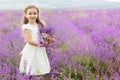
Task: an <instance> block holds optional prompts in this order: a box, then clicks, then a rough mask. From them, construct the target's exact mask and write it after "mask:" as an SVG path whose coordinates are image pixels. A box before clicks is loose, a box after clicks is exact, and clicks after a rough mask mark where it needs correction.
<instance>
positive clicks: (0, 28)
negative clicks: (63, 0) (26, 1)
mask: <svg viewBox="0 0 120 80" xmlns="http://www.w3.org/2000/svg"><path fill="white" fill-rule="evenodd" d="M22 16H23V13H22V11H0V80H29V75H22V74H20V73H19V63H20V57H21V55H20V52H21V50H22V48H23V47H24V42H23V37H22V35H21V19H22ZM41 17H42V18H43V19H44V20H45V22H46V23H47V25H48V27H53V28H54V36H55V39H56V42H55V43H53V44H52V45H51V46H49V47H47V53H48V57H49V60H50V65H51V68H52V70H51V72H50V74H49V75H47V76H46V78H45V80H120V9H106V10H105V9H103V10H83V9H80V10H78V9H77V10H75V9H74V10H43V12H42V14H41ZM32 79H33V80H37V78H36V77H32ZM41 80H42V78H41Z"/></svg>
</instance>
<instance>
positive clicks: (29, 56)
mask: <svg viewBox="0 0 120 80" xmlns="http://www.w3.org/2000/svg"><path fill="white" fill-rule="evenodd" d="M23 23H24V24H23V26H22V32H23V36H24V39H25V43H26V44H25V46H24V48H23V50H22V52H21V53H20V54H22V56H21V60H20V66H19V69H20V73H26V74H30V75H31V76H32V75H37V76H40V75H44V74H48V73H50V70H51V67H50V64H49V60H48V56H47V53H46V48H45V47H44V45H43V44H40V45H39V46H40V47H38V34H37V33H38V29H39V25H41V26H42V27H45V25H46V24H45V22H44V21H43V20H42V19H40V18H39V9H38V8H37V7H36V6H34V5H29V6H27V7H26V8H25V10H24V18H23Z"/></svg>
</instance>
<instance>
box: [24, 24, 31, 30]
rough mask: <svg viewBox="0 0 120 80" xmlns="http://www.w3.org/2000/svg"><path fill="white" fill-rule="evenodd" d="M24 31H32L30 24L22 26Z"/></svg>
mask: <svg viewBox="0 0 120 80" xmlns="http://www.w3.org/2000/svg"><path fill="white" fill-rule="evenodd" d="M24 29H30V30H31V26H29V25H28V24H23V25H22V30H24Z"/></svg>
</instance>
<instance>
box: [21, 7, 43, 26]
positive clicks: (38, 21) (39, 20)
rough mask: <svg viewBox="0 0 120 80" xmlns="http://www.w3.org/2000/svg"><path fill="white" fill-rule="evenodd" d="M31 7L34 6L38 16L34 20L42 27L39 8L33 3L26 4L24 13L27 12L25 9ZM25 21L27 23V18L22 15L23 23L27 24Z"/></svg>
mask: <svg viewBox="0 0 120 80" xmlns="http://www.w3.org/2000/svg"><path fill="white" fill-rule="evenodd" d="M31 8H35V9H36V10H37V14H38V17H37V19H36V22H37V23H38V24H40V25H41V26H42V27H43V26H44V24H43V22H42V21H41V19H40V18H39V9H38V8H37V7H36V6H35V5H29V6H27V7H26V8H25V9H24V13H25V14H26V13H27V10H28V9H31ZM27 23H28V19H27V18H26V17H25V16H24V17H23V24H27Z"/></svg>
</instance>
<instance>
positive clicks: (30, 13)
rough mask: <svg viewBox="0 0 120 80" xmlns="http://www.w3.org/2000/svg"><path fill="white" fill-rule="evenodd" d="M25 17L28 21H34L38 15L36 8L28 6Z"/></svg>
mask: <svg viewBox="0 0 120 80" xmlns="http://www.w3.org/2000/svg"><path fill="white" fill-rule="evenodd" d="M25 16H26V18H27V19H28V21H29V23H36V19H37V17H38V13H37V9H35V8H30V9H27V13H26V15H25Z"/></svg>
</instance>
